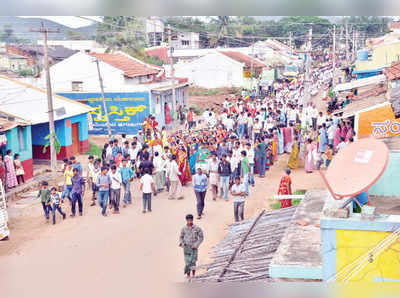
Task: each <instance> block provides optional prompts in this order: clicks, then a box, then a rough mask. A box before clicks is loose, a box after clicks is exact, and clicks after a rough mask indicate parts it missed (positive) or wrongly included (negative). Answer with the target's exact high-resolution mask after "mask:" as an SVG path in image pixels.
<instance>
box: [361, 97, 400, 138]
mask: <svg viewBox="0 0 400 298" xmlns="http://www.w3.org/2000/svg"><path fill="white" fill-rule="evenodd" d="M358 117H359V119H358V136H359V138H360V139H362V138H368V137H371V136H374V137H376V138H384V137H392V136H399V135H400V119H396V118H395V116H394V113H393V110H392V106H391V105H390V103H388V104H385V105H381V106H378V107H376V108H374V109H370V110H368V111H364V112H360V113H359V116H358Z"/></svg>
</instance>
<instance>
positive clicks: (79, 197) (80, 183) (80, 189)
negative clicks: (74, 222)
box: [71, 168, 85, 217]
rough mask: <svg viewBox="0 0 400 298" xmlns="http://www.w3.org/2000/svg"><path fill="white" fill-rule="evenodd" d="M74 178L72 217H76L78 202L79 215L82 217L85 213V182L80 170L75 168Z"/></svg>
mask: <svg viewBox="0 0 400 298" xmlns="http://www.w3.org/2000/svg"><path fill="white" fill-rule="evenodd" d="M73 172H74V176H72V178H71V182H72V190H71V197H72V202H71V217H74V216H75V206H76V202H78V209H79V215H80V216H82V211H83V197H84V195H85V181H84V180H83V178H82V176H81V175H80V174H79V169H78V168H74V170H73Z"/></svg>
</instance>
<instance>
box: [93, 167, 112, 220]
mask: <svg viewBox="0 0 400 298" xmlns="http://www.w3.org/2000/svg"><path fill="white" fill-rule="evenodd" d="M107 172H108V168H107V167H102V168H101V174H100V175H99V176H98V177H97V181H96V185H97V187H98V188H99V205H100V207H101V208H102V211H101V214H102V215H103V216H107V212H106V211H107V201H108V195H109V193H110V185H111V178H110V176H109V175H108V174H107Z"/></svg>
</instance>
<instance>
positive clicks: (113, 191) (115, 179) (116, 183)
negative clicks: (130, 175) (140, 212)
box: [109, 165, 122, 214]
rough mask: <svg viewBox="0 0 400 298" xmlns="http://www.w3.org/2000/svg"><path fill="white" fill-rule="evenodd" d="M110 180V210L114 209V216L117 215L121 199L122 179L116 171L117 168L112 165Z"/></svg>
mask: <svg viewBox="0 0 400 298" xmlns="http://www.w3.org/2000/svg"><path fill="white" fill-rule="evenodd" d="M109 175H110V179H111V188H110V201H111V204H110V208H112V207H114V211H113V213H114V214H119V202H120V198H121V186H122V177H121V173H120V172H119V171H117V167H116V166H115V165H113V166H112V167H111V172H110V173H109Z"/></svg>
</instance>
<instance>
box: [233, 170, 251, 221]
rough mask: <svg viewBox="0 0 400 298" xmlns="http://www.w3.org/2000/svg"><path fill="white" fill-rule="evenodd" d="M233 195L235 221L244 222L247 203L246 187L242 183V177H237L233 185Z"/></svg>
mask: <svg viewBox="0 0 400 298" xmlns="http://www.w3.org/2000/svg"><path fill="white" fill-rule="evenodd" d="M231 194H232V196H233V197H234V198H233V214H234V217H235V221H236V222H238V221H239V220H244V203H245V201H246V196H247V193H246V187H245V185H244V183H240V177H239V176H236V177H235V184H233V185H232V188H231Z"/></svg>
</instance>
